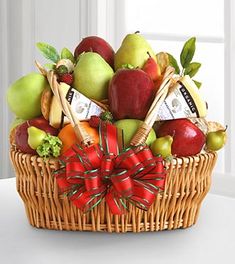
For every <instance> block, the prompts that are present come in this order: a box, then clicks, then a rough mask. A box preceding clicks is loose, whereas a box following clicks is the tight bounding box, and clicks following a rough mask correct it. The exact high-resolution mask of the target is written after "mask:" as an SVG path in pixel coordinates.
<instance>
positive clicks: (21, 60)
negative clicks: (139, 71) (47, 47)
mask: <svg viewBox="0 0 235 264" xmlns="http://www.w3.org/2000/svg"><path fill="white" fill-rule="evenodd" d="M234 10H235V8H234V3H233V1H232V0H225V1H223V0H213V1H212V0H198V1H187V0H177V1H174V0H165V1H162V0H145V1H143V0H126V1H124V0H119V1H114V0H80V1H78V0H67V1H62V0H50V1H47V0H0V11H1V13H0V26H1V30H0V32H1V40H0V44H1V46H0V75H1V76H0V82H1V83H0V87H1V90H0V92H1V96H0V100H1V102H0V105H1V111H0V112H1V117H0V122H1V130H0V138H1V150H0V163H1V164H0V170H1V172H0V178H6V177H12V176H13V172H12V170H11V166H10V164H9V158H8V140H7V139H8V126H9V123H10V121H11V120H12V115H11V114H10V113H9V111H8V108H7V105H6V99H5V92H6V89H7V87H8V86H9V84H10V83H12V82H13V81H14V80H16V79H17V78H19V77H20V76H22V75H23V74H27V73H28V72H31V71H33V70H35V67H34V66H33V61H34V59H38V60H39V61H43V60H42V57H41V55H40V54H39V52H38V51H37V50H36V49H35V43H36V42H38V41H44V42H47V43H49V44H51V45H53V46H55V47H57V48H58V50H60V49H62V48H63V47H64V46H65V47H67V48H69V49H71V50H72V51H73V50H74V48H75V47H76V45H77V44H78V43H79V41H80V40H81V38H82V37H85V36H88V35H99V36H101V37H103V38H105V39H106V40H107V41H108V42H110V44H111V45H112V46H113V47H114V48H115V49H117V48H118V47H119V46H120V44H121V40H122V39H123V37H124V36H125V34H127V33H130V32H134V31H136V30H140V31H141V33H142V34H143V35H144V36H145V37H146V38H147V39H148V40H149V41H150V43H151V44H152V46H153V48H154V50H155V51H156V52H160V51H168V52H170V53H172V54H173V55H174V56H175V57H177V58H179V54H180V51H181V48H182V45H183V43H184V42H185V40H187V39H188V38H189V37H191V36H196V37H197V50H196V54H195V60H196V61H198V62H201V63H202V67H201V69H200V71H199V73H198V75H197V79H198V80H199V81H201V82H202V83H203V86H202V88H201V91H202V93H203V95H204V97H205V98H206V100H207V101H208V103H209V115H208V118H209V119H210V120H217V121H219V122H221V123H222V124H227V125H228V126H229V130H228V135H229V141H228V144H227V146H226V148H225V149H224V150H222V151H220V153H219V160H218V163H217V166H216V168H215V173H214V175H213V185H212V191H213V192H216V193H219V194H223V195H230V196H231V195H232V196H235V188H234V185H235V176H234V175H235V165H234V162H233V159H234V157H235V155H234V151H235V143H234V137H233V134H234V133H235V126H234V123H235V118H234V110H235V109H234V106H233V102H234V99H235V97H234V90H235V85H234V84H235V83H234V77H233V75H232V72H233V70H234V69H235V68H234V61H235V52H234V44H235V43H234V41H235V38H234V33H233V31H234V30H233V29H234V26H235V23H234V21H233V20H234V19H233V17H234V16H232V15H233V14H234Z"/></svg>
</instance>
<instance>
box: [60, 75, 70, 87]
mask: <svg viewBox="0 0 235 264" xmlns="http://www.w3.org/2000/svg"><path fill="white" fill-rule="evenodd" d="M59 81H60V82H64V83H67V84H68V85H72V83H73V75H72V74H71V73H64V74H62V75H60V76H59Z"/></svg>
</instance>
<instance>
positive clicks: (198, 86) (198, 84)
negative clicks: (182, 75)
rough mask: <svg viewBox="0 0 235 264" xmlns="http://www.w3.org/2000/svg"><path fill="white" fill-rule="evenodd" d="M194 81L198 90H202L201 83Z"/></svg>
mask: <svg viewBox="0 0 235 264" xmlns="http://www.w3.org/2000/svg"><path fill="white" fill-rule="evenodd" d="M193 81H194V83H195V84H196V85H197V88H198V89H200V88H201V86H202V83H201V82H198V81H195V80H193Z"/></svg>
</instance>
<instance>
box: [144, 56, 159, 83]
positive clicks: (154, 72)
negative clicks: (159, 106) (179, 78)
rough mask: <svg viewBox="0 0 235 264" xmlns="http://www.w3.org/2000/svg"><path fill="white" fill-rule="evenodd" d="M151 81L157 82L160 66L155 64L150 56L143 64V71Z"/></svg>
mask: <svg viewBox="0 0 235 264" xmlns="http://www.w3.org/2000/svg"><path fill="white" fill-rule="evenodd" d="M142 70H143V71H144V72H146V73H147V74H148V75H149V76H150V78H151V79H152V80H153V81H157V80H158V79H159V78H160V76H161V69H160V66H159V65H158V64H157V63H156V61H155V60H154V59H153V58H152V57H151V56H150V54H149V58H148V59H147V61H146V62H145V64H144V66H143V69H142Z"/></svg>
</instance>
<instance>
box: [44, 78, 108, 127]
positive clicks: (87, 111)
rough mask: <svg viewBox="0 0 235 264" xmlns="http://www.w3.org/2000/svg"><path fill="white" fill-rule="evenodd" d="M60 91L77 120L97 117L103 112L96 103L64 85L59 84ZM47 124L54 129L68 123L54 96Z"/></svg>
mask: <svg viewBox="0 0 235 264" xmlns="http://www.w3.org/2000/svg"><path fill="white" fill-rule="evenodd" d="M60 89H61V91H62V93H63V96H64V97H65V98H66V99H67V101H68V102H69V103H70V105H71V108H72V110H73V111H74V113H75V114H76V117H77V119H79V120H87V119H89V118H90V117H91V116H92V115H97V116H99V115H100V114H101V113H102V112H103V111H104V110H103V109H102V108H101V107H100V106H98V105H97V104H96V103H94V102H93V101H91V100H90V99H89V98H87V97H86V96H84V95H83V94H81V93H80V92H78V91H77V90H76V89H74V88H72V87H70V86H69V85H67V84H66V83H60ZM49 122H50V125H51V126H53V127H55V128H60V127H63V126H64V125H65V124H68V123H69V120H68V118H67V117H66V116H65V115H64V114H63V112H62V109H61V107H60V105H59V103H58V101H57V99H56V98H55V97H54V96H53V98H52V102H51V107H50V114H49Z"/></svg>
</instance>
